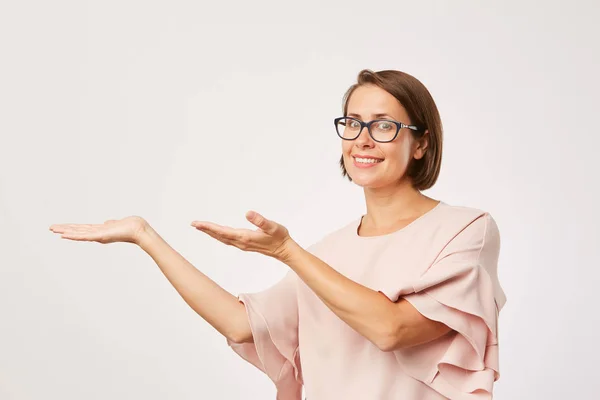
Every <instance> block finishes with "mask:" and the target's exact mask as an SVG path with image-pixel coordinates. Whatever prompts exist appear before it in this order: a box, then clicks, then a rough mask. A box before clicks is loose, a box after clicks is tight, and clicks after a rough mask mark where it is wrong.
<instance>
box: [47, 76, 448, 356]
mask: <svg viewBox="0 0 600 400" xmlns="http://www.w3.org/2000/svg"><path fill="white" fill-rule="evenodd" d="M376 114H386V116H385V117H376ZM348 115H349V116H354V117H355V118H358V119H361V120H363V121H365V122H368V121H370V120H372V119H381V118H388V119H393V120H396V121H400V122H403V123H405V124H412V121H410V119H409V118H408V115H407V114H406V111H405V110H404V108H403V107H402V105H401V104H400V103H399V102H398V101H397V100H396V99H395V98H394V97H393V96H392V95H391V94H389V93H387V92H386V91H384V90H383V89H381V88H379V87H377V86H373V85H365V86H361V87H359V88H357V89H356V90H355V92H354V93H353V94H352V96H351V98H350V99H349V102H348ZM427 134H428V132H426V133H425V135H424V136H423V137H422V138H421V139H420V140H415V139H414V138H413V136H412V135H411V132H410V130H409V129H407V128H403V129H401V130H400V132H399V134H398V137H397V138H396V139H395V140H394V141H392V142H389V143H378V142H375V141H373V139H372V138H371V137H370V135H369V134H368V132H367V130H366V129H363V131H362V132H361V134H360V136H359V137H358V138H357V139H355V140H352V141H346V140H342V153H343V157H344V162H345V165H346V169H347V171H348V173H349V174H350V176H351V177H352V180H353V182H354V183H356V184H357V185H359V186H361V187H362V188H363V190H364V195H365V201H366V206H367V207H366V208H367V213H366V215H365V216H364V217H363V219H362V223H361V225H360V227H359V235H361V236H375V235H383V234H387V233H390V232H393V231H396V230H398V229H401V228H402V227H404V226H406V225H408V224H409V223H411V222H412V221H414V220H415V219H416V218H418V217H419V216H421V215H422V214H424V213H425V212H427V211H429V210H431V209H432V208H433V207H435V206H436V205H437V204H438V201H436V200H433V199H431V198H429V197H427V196H424V195H423V194H421V193H420V192H419V191H418V190H416V189H415V188H413V187H412V184H411V182H410V179H409V178H408V177H406V170H407V167H408V164H409V162H410V160H411V159H412V158H415V159H418V158H421V157H423V155H424V154H425V152H426V150H427V140H428V135H427ZM359 153H360V154H363V155H371V156H374V157H377V158H382V159H383V162H381V163H379V164H377V165H376V166H374V167H372V168H358V167H356V166H355V165H354V161H353V159H352V155H354V154H359ZM246 219H247V220H248V221H249V222H251V223H252V224H253V225H254V226H256V229H254V230H252V229H236V228H232V227H227V226H223V225H219V224H216V223H213V222H209V221H193V222H192V223H191V226H192V227H194V228H195V229H197V230H198V231H200V232H203V233H205V234H207V235H209V236H211V237H213V238H214V239H216V240H219V241H220V242H222V243H224V244H226V245H230V246H235V247H237V248H239V249H240V250H243V251H249V252H257V253H261V254H264V255H266V256H269V257H273V258H275V259H277V260H279V261H281V262H282V263H284V264H286V265H287V266H288V267H289V268H291V269H293V270H294V271H295V272H296V274H297V275H298V277H299V278H300V279H302V280H303V281H304V282H305V283H306V284H307V286H308V287H309V288H310V289H311V290H312V291H313V292H314V293H315V294H316V295H317V296H318V297H319V298H320V299H321V301H323V303H324V304H325V305H326V306H327V307H329V309H331V310H332V311H333V312H334V313H335V314H336V315H337V316H338V317H339V318H341V319H342V320H343V321H345V322H346V323H347V324H348V325H349V326H351V327H352V328H353V329H354V330H356V331H357V332H358V333H360V334H361V335H363V336H364V337H365V338H366V339H368V340H369V341H371V342H372V343H374V344H375V345H376V346H377V347H378V348H379V349H381V350H382V351H394V350H397V349H401V348H407V347H411V346H415V345H419V344H422V343H426V342H429V341H431V340H434V339H437V338H439V337H440V336H442V335H445V334H446V333H448V332H449V331H450V330H451V329H450V328H449V327H447V326H446V325H444V324H442V323H440V322H437V321H432V320H429V319H427V318H425V317H424V316H423V315H422V314H420V313H419V312H418V311H417V310H416V309H415V308H414V307H413V306H412V305H411V304H410V303H409V302H408V301H406V300H404V299H402V298H400V299H399V300H398V301H397V302H392V301H391V300H390V299H388V298H387V297H386V296H385V295H383V294H382V293H380V292H377V291H374V290H372V289H369V288H367V287H365V286H363V285H361V284H359V283H357V282H354V281H352V280H350V279H348V278H346V277H345V276H344V275H342V274H340V273H338V272H337V271H336V270H335V269H333V268H332V267H331V266H329V265H328V264H327V263H325V262H323V261H322V260H320V259H319V258H318V257H315V256H314V255H312V254H311V253H309V252H307V251H306V250H305V249H303V248H302V247H301V246H300V245H299V244H298V243H297V242H295V241H294V240H293V239H292V237H291V236H290V233H289V232H288V230H287V229H286V228H285V227H284V226H283V225H281V224H278V223H277V222H275V221H272V220H269V219H267V218H265V217H264V216H262V215H261V214H259V213H257V212H255V211H249V212H248V213H247V214H246ZM50 230H51V231H52V232H55V233H58V234H61V237H62V238H64V239H69V240H77V241H96V242H99V243H104V244H107V243H113V242H130V243H133V244H135V245H137V246H139V247H140V248H141V249H142V250H144V251H145V252H146V253H147V254H149V255H150V256H151V257H152V259H153V260H154V261H155V262H156V264H157V265H158V266H159V268H160V270H161V271H162V272H163V274H164V275H165V276H166V278H167V279H168V280H169V281H170V282H171V284H172V285H173V286H174V287H175V289H176V290H177V291H178V293H179V294H180V295H181V296H182V298H183V299H184V300H185V301H186V302H187V304H189V305H190V307H192V308H193V309H194V310H195V311H196V312H197V313H198V314H199V315H200V316H201V317H202V318H204V319H205V320H206V321H207V322H208V323H210V324H211V325H212V326H213V327H214V328H215V329H217V330H218V331H219V332H220V333H221V334H223V335H224V336H225V337H227V338H228V339H229V340H230V341H232V342H235V343H244V342H252V332H251V330H250V325H249V323H248V320H247V316H246V311H245V308H244V306H243V304H241V303H240V302H239V301H238V300H237V298H236V297H235V296H233V295H232V294H230V293H228V292H227V291H225V290H224V289H223V288H221V287H220V286H219V285H217V284H216V283H215V282H214V281H212V280H211V279H210V278H208V277H207V276H206V275H204V274H202V273H201V272H200V271H199V270H198V269H197V268H195V267H194V266H193V265H192V264H190V263H189V262H188V261H187V260H185V258H183V257H182V256H181V255H180V254H179V253H177V252H176V251H175V250H174V249H173V248H171V247H170V246H169V245H168V244H167V243H166V242H165V241H164V240H163V239H162V238H161V237H160V235H158V233H157V232H156V231H154V229H152V227H151V226H150V225H149V224H148V222H147V221H146V220H144V219H143V218H141V217H139V216H132V217H127V218H124V219H122V220H109V221H106V222H105V223H104V224H96V225H89V224H57V225H52V226H51V227H50Z"/></svg>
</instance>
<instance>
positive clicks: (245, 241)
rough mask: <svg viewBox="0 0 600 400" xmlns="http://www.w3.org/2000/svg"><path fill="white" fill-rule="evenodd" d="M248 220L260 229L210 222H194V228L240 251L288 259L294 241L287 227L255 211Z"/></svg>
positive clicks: (250, 213) (248, 215) (247, 216)
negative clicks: (232, 226) (236, 227)
mask: <svg viewBox="0 0 600 400" xmlns="http://www.w3.org/2000/svg"><path fill="white" fill-rule="evenodd" d="M246 219H247V220H248V221H250V222H251V223H252V224H254V225H256V226H257V227H258V229H256V230H250V229H235V228H230V227H227V226H222V225H218V224H215V223H212V222H208V221H194V222H192V226H193V227H195V228H196V229H198V230H199V231H202V232H204V233H206V234H208V235H210V236H212V237H214V238H215V239H217V240H219V241H220V242H223V243H225V244H228V245H230V246H235V247H237V248H238V249H240V250H244V251H253V252H257V253H262V254H264V255H267V256H270V257H273V258H275V259H277V260H280V261H283V260H285V259H286V257H288V254H289V246H290V245H291V244H292V243H293V240H292V238H291V237H290V234H289V232H288V230H287V228H286V227H285V226H283V225H280V224H278V223H277V222H275V221H270V220H268V219H266V218H265V217H263V216H262V215H260V214H259V213H257V212H254V211H249V212H247V213H246Z"/></svg>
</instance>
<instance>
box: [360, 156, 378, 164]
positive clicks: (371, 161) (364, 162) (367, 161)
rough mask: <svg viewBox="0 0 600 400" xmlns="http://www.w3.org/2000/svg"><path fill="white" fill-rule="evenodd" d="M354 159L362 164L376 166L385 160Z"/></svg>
mask: <svg viewBox="0 0 600 400" xmlns="http://www.w3.org/2000/svg"><path fill="white" fill-rule="evenodd" d="M354 159H355V160H356V162H359V163H362V164H376V163H380V162H382V161H383V160H381V159H375V158H359V157H354Z"/></svg>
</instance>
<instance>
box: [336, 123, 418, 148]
mask: <svg viewBox="0 0 600 400" xmlns="http://www.w3.org/2000/svg"><path fill="white" fill-rule="evenodd" d="M333 123H334V124H335V130H336V132H337V134H338V136H339V137H341V138H342V139H344V140H354V139H356V138H357V137H358V136H359V135H360V133H361V132H362V130H363V128H364V127H367V130H368V131H369V135H371V138H373V140H374V141H376V142H380V143H386V142H391V141H392V140H394V139H396V136H398V132H400V129H402V128H408V129H411V130H413V131H415V132H419V133H421V132H422V131H423V130H422V129H421V128H419V127H417V126H415V125H406V124H404V123H402V122H398V121H394V120H391V119H374V120H373V121H369V122H363V121H361V120H360V119H356V118H352V117H339V118H336V119H334V120H333Z"/></svg>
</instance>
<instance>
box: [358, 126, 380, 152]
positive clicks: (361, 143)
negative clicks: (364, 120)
mask: <svg viewBox="0 0 600 400" xmlns="http://www.w3.org/2000/svg"><path fill="white" fill-rule="evenodd" d="M354 145H355V146H356V147H358V148H361V149H364V148H368V147H373V146H374V145H375V141H374V140H373V138H372V137H371V135H369V130H368V129H367V127H366V126H365V127H363V128H362V130H361V131H360V134H359V135H358V137H357V138H356V139H354Z"/></svg>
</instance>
